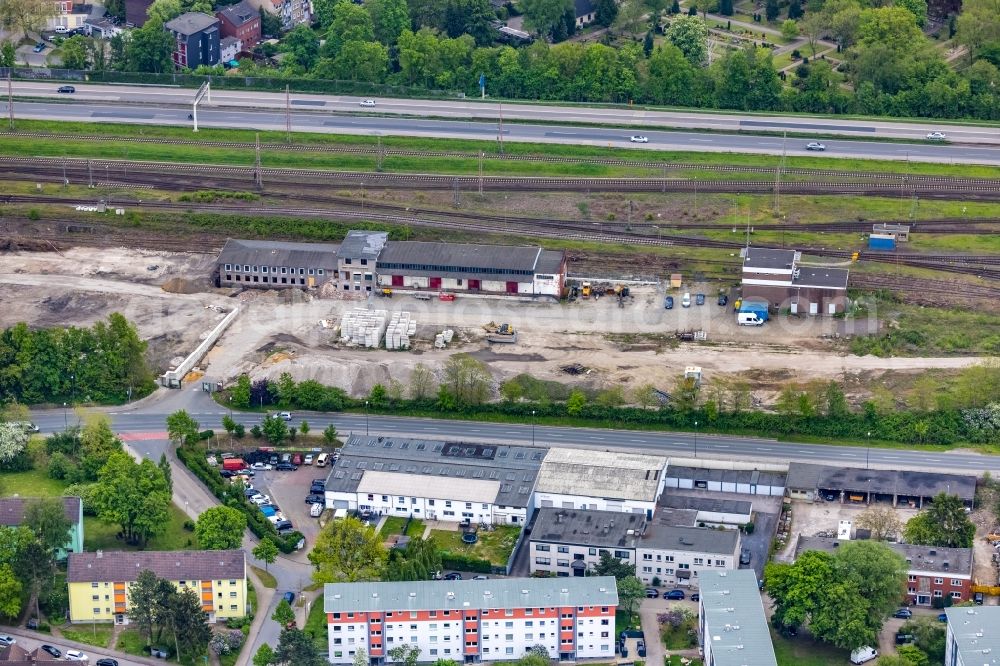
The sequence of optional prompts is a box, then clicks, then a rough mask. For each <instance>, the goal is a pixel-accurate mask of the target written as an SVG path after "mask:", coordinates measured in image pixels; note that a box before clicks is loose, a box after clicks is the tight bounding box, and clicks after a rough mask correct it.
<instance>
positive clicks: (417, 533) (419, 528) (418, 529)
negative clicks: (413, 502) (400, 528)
mask: <svg viewBox="0 0 1000 666" xmlns="http://www.w3.org/2000/svg"><path fill="white" fill-rule="evenodd" d="M425 529H427V526H426V525H424V523H423V521H421V520H411V521H410V525H409V527H407V528H406V536H408V537H410V538H411V539H417V538H420V537H422V536H424V530H425Z"/></svg>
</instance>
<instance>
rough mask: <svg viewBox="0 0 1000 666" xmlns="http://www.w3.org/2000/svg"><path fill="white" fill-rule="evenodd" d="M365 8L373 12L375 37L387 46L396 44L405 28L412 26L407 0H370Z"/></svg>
mask: <svg viewBox="0 0 1000 666" xmlns="http://www.w3.org/2000/svg"><path fill="white" fill-rule="evenodd" d="M365 9H367V10H368V12H369V13H370V14H371V17H372V23H373V24H374V26H375V38H376V39H377V40H378V41H380V42H382V44H383V45H385V46H387V47H388V46H392V45H394V44H395V43H396V42H397V41H398V40H399V35H400V34H402V32H403V30H408V29H409V28H410V10H409V8H408V7H407V6H406V0H369V1H368V2H366V3H365Z"/></svg>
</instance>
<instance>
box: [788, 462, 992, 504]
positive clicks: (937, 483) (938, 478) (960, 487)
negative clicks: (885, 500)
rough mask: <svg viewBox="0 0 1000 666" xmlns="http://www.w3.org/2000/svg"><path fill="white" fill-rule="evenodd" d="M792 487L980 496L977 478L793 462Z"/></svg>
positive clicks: (789, 477) (971, 498)
mask: <svg viewBox="0 0 1000 666" xmlns="http://www.w3.org/2000/svg"><path fill="white" fill-rule="evenodd" d="M788 487H789V488H792V489H795V490H856V491H860V492H874V493H879V494H885V495H889V494H899V495H908V496H911V497H933V496H934V495H937V494H938V493H950V494H952V495H957V496H958V497H960V498H961V499H963V500H965V501H968V502H971V501H972V500H973V499H974V498H975V496H976V477H974V476H971V475H964V474H945V473H942V472H920V471H914V470H893V469H861V468H859V467H833V466H830V465H814V464H809V463H797V462H792V463H789V465H788Z"/></svg>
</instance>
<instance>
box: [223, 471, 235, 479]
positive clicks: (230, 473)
mask: <svg viewBox="0 0 1000 666" xmlns="http://www.w3.org/2000/svg"><path fill="white" fill-rule="evenodd" d="M219 474H220V475H221V476H222V478H223V479H228V478H230V477H232V476H234V475H235V474H236V472H234V471H233V470H231V469H220V470H219Z"/></svg>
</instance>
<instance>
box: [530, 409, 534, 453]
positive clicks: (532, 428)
mask: <svg viewBox="0 0 1000 666" xmlns="http://www.w3.org/2000/svg"><path fill="white" fill-rule="evenodd" d="M531 445H532V446H534V445H535V410H531Z"/></svg>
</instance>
